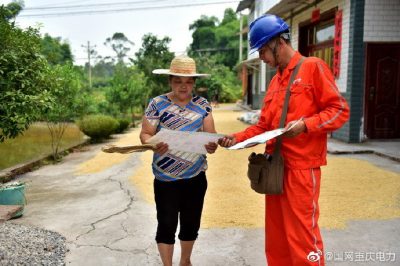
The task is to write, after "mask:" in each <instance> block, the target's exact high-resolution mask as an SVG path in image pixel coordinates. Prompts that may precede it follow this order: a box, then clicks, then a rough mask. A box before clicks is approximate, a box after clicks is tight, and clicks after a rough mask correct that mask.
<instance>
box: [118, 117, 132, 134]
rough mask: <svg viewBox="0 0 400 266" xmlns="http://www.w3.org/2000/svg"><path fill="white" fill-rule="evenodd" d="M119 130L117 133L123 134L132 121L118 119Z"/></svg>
mask: <svg viewBox="0 0 400 266" xmlns="http://www.w3.org/2000/svg"><path fill="white" fill-rule="evenodd" d="M117 121H118V128H117V129H116V130H115V133H122V132H124V131H125V130H127V129H128V128H129V125H130V123H131V121H130V120H129V119H126V118H118V119H117Z"/></svg>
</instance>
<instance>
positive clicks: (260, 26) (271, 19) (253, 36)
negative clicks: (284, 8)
mask: <svg viewBox="0 0 400 266" xmlns="http://www.w3.org/2000/svg"><path fill="white" fill-rule="evenodd" d="M288 30H289V25H288V24H286V22H285V21H284V20H283V19H281V18H280V17H278V16H275V15H271V14H265V15H263V16H261V17H259V18H257V19H256V20H254V21H253V22H251V24H250V49H251V51H250V53H254V52H256V51H258V50H260V49H261V48H262V47H263V46H264V45H265V44H266V43H267V42H269V41H270V40H271V39H272V38H274V37H276V36H278V35H280V34H281V33H283V32H287V31H288Z"/></svg>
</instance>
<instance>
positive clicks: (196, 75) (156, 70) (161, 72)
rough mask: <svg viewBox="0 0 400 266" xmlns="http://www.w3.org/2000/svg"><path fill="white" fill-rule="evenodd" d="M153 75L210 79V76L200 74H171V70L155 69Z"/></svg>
mask: <svg viewBox="0 0 400 266" xmlns="http://www.w3.org/2000/svg"><path fill="white" fill-rule="evenodd" d="M152 73H153V74H157V75H171V76H178V77H208V76H210V74H199V73H192V74H183V73H175V72H171V71H170V70H169V69H154V70H153V72H152Z"/></svg>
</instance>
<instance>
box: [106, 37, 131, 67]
mask: <svg viewBox="0 0 400 266" xmlns="http://www.w3.org/2000/svg"><path fill="white" fill-rule="evenodd" d="M104 45H106V46H110V47H111V48H112V49H113V51H114V52H115V53H116V54H117V58H118V62H123V61H124V58H125V57H126V56H127V53H128V52H129V51H130V50H131V48H130V47H129V46H133V45H134V43H133V42H131V41H130V40H129V39H128V38H127V37H126V36H125V35H124V34H123V33H121V32H116V33H114V35H113V36H112V37H109V38H107V39H106V41H105V42H104Z"/></svg>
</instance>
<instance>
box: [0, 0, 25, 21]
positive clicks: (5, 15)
mask: <svg viewBox="0 0 400 266" xmlns="http://www.w3.org/2000/svg"><path fill="white" fill-rule="evenodd" d="M1 7H2V8H3V11H2V12H1V18H2V19H4V20H6V21H9V20H11V19H13V18H15V17H16V16H17V15H18V14H19V13H20V12H21V10H22V9H23V8H24V1H13V2H11V3H9V4H8V5H7V6H5V7H4V5H2V6H1Z"/></svg>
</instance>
